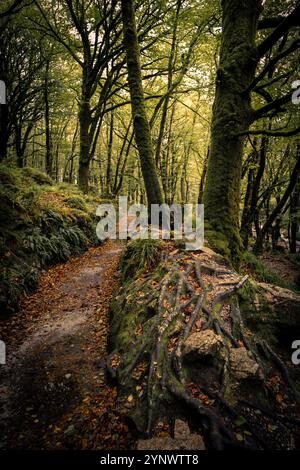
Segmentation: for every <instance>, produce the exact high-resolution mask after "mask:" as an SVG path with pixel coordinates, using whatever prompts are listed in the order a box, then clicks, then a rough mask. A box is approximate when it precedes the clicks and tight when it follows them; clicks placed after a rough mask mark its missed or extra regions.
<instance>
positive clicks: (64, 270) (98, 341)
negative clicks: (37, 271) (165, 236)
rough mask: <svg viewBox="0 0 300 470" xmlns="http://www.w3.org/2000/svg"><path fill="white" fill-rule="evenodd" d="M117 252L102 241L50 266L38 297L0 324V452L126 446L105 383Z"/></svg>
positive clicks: (25, 301)
mask: <svg viewBox="0 0 300 470" xmlns="http://www.w3.org/2000/svg"><path fill="white" fill-rule="evenodd" d="M120 253H121V248H120V245H118V244H116V243H114V242H112V241H108V242H107V243H105V244H104V245H102V246H99V247H95V248H91V249H90V250H88V251H87V252H86V253H84V254H83V255H81V256H79V257H77V258H73V259H71V260H70V261H69V262H67V263H65V264H61V265H58V266H55V267H52V268H51V269H49V270H48V271H47V272H46V273H44V274H43V275H41V278H40V283H39V287H38V289H37V291H36V292H35V293H34V294H32V295H29V296H26V297H24V299H23V301H22V304H21V308H20V311H19V313H18V314H17V315H15V316H14V317H11V318H9V319H8V320H6V321H5V322H3V324H2V328H1V330H2V337H3V339H4V340H5V341H6V342H7V344H8V346H9V350H10V352H11V354H12V358H11V359H9V362H8V368H9V370H8V373H7V377H6V379H5V380H6V390H7V392H6V394H7V396H5V397H4V400H6V401H7V402H8V401H10V402H11V407H10V415H9V418H8V420H7V421H6V430H7V431H6V435H5V436H4V439H6V442H5V447H7V448H26V449H53V448H55V449H125V448H130V447H131V445H132V442H133V439H132V436H131V435H130V433H129V430H128V428H127V426H126V424H125V422H124V417H123V416H122V415H121V414H120V413H119V412H118V407H117V392H116V389H115V388H114V387H112V386H110V385H108V384H107V383H106V381H105V363H106V357H107V333H108V326H109V305H110V302H111V299H112V296H113V294H114V293H115V291H116V289H117V270H118V266H119V257H120ZM14 357H15V358H16V359H14ZM118 360H119V358H115V366H117V363H118ZM33 370H34V375H32V373H33ZM16 383H17V386H16ZM21 411H22V413H21ZM0 422H1V416H0Z"/></svg>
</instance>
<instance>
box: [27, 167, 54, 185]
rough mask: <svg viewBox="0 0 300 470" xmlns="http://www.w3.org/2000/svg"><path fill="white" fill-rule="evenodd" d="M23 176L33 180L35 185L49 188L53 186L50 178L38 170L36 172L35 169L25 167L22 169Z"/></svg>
mask: <svg viewBox="0 0 300 470" xmlns="http://www.w3.org/2000/svg"><path fill="white" fill-rule="evenodd" d="M23 175H24V176H25V177H28V178H30V179H31V180H33V181H34V182H35V183H37V184H39V185H41V186H42V185H49V186H51V185H52V184H53V180H52V178H50V176H49V175H47V174H46V173H43V172H42V171H40V170H37V169H36V168H31V167H26V168H23Z"/></svg>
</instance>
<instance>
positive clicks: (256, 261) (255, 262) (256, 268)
mask: <svg viewBox="0 0 300 470" xmlns="http://www.w3.org/2000/svg"><path fill="white" fill-rule="evenodd" d="M242 269H244V270H247V269H249V270H250V271H251V274H252V276H253V277H254V278H255V279H256V280H257V281H259V282H266V283H269V284H275V285H276V286H279V287H283V288H285V289H291V290H297V286H296V285H294V284H291V283H289V282H287V281H285V280H284V279H283V278H282V277H281V276H280V275H279V274H277V273H276V272H274V271H272V270H271V269H270V268H269V267H267V266H266V264H265V263H264V262H263V260H261V259H260V258H258V257H257V256H255V255H254V254H253V253H250V252H248V251H247V252H245V253H244V255H243V266H242Z"/></svg>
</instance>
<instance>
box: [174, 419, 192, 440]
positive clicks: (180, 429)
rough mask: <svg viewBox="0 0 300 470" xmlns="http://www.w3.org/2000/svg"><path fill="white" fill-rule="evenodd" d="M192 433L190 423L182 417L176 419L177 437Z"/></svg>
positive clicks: (175, 435)
mask: <svg viewBox="0 0 300 470" xmlns="http://www.w3.org/2000/svg"><path fill="white" fill-rule="evenodd" d="M190 434H191V432H190V428H189V425H188V424H187V423H186V422H185V421H182V420H181V419H176V421H175V426H174V437H175V439H178V438H181V437H183V436H189V435H190Z"/></svg>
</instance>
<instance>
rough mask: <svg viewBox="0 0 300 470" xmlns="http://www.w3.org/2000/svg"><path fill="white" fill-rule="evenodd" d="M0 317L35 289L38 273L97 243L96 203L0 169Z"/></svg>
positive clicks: (45, 179)
mask: <svg viewBox="0 0 300 470" xmlns="http://www.w3.org/2000/svg"><path fill="white" fill-rule="evenodd" d="M0 201H1V202H0V259H1V268H0V315H1V313H2V314H3V313H9V312H12V311H14V310H16V308H17V307H18V303H19V300H20V297H21V296H22V294H23V293H24V292H30V291H32V290H33V289H35V288H36V286H37V282H38V275H39V272H40V271H41V269H45V268H47V267H48V266H50V265H53V264H55V263H58V262H64V261H67V260H68V259H69V258H70V257H71V256H73V255H77V254H79V253H81V252H82V251H83V250H84V249H86V248H87V247H88V246H89V245H91V244H94V243H96V231H95V225H96V219H95V209H96V206H97V204H99V202H100V201H99V199H98V198H96V197H95V196H91V195H88V196H83V195H82V194H81V193H80V192H79V190H78V189H77V188H76V187H74V186H72V185H69V184H65V183H64V184H58V185H55V184H54V183H53V181H52V180H51V178H50V177H49V176H48V175H46V174H44V173H42V172H40V171H38V170H36V169H34V168H24V169H22V170H21V169H18V168H14V167H8V166H4V165H0Z"/></svg>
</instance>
